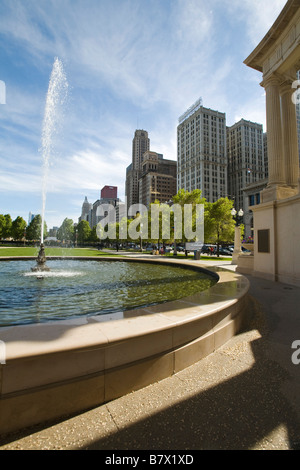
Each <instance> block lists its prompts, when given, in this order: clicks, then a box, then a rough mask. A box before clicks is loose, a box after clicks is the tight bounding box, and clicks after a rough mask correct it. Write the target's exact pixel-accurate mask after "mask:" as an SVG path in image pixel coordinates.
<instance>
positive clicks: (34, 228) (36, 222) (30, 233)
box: [26, 214, 47, 240]
mask: <svg viewBox="0 0 300 470" xmlns="http://www.w3.org/2000/svg"><path fill="white" fill-rule="evenodd" d="M41 227H42V217H41V215H40V214H38V215H36V216H35V217H34V218H33V219H32V221H31V222H30V224H29V225H28V227H27V229H26V238H27V239H28V240H40V238H41ZM46 236H47V225H46V222H44V237H46Z"/></svg>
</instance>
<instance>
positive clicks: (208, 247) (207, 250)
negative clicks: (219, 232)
mask: <svg viewBox="0 0 300 470" xmlns="http://www.w3.org/2000/svg"><path fill="white" fill-rule="evenodd" d="M215 251H216V247H215V246H214V245H203V247H202V249H201V253H206V254H213V253H215Z"/></svg>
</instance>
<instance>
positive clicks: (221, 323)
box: [0, 257, 249, 433]
mask: <svg viewBox="0 0 300 470" xmlns="http://www.w3.org/2000/svg"><path fill="white" fill-rule="evenodd" d="M49 259H50V257H49ZM102 259H105V258H104V257H101V259H100V258H99V261H100V262H101V260H102ZM106 259H107V258H106ZM116 259H117V258H113V259H112V258H109V260H111V261H113V260H116ZM122 260H124V258H122ZM126 261H129V262H141V259H140V258H139V259H136V260H134V259H126ZM143 261H144V260H143ZM147 261H148V262H152V263H153V262H154V261H153V260H147ZM155 262H156V263H158V262H159V263H161V262H163V263H166V262H167V263H172V264H173V263H177V264H180V266H182V265H186V266H187V267H190V268H191V263H190V262H189V261H180V263H179V262H178V261H173V260H166V259H162V260H155ZM192 268H193V269H201V270H204V271H208V272H210V274H213V275H215V276H218V277H219V280H218V282H217V283H216V284H215V285H214V286H213V287H212V288H210V289H208V290H206V291H203V292H200V293H197V294H195V295H192V296H190V297H185V298H183V299H180V300H176V301H172V302H167V303H164V304H158V305H155V306H150V307H145V308H141V309H134V310H129V311H124V312H119V313H116V314H112V315H110V316H109V321H107V316H106V321H103V316H94V317H80V318H76V319H71V320H65V321H64V320H61V321H56V322H49V323H42V324H33V325H24V326H12V327H5V328H0V340H1V341H3V342H4V343H5V346H6V363H5V364H0V372H1V375H0V377H1V388H0V432H1V433H8V432H11V431H16V430H19V429H22V428H25V427H27V426H31V425H34V424H39V423H43V422H46V421H49V420H53V419H57V418H61V417H63V416H65V415H70V414H72V413H77V412H81V411H84V410H86V409H88V408H91V407H95V406H98V405H100V404H102V403H105V402H107V401H110V400H113V399H115V398H117V397H120V396H122V395H124V394H127V393H129V392H131V391H134V390H138V389H140V388H142V387H145V386H146V385H149V384H150V383H154V382H156V381H159V380H161V379H163V378H166V377H168V376H171V375H172V374H174V373H176V372H178V371H180V370H182V369H184V368H185V367H188V366H189V365H191V364H193V363H195V362H197V361H199V360H200V359H201V358H203V357H205V356H207V355H208V354H210V353H211V352H213V351H215V350H216V349H218V348H219V347H220V346H221V345H223V344H224V343H225V342H226V341H228V340H229V339H230V338H231V337H232V336H233V335H235V334H236V333H237V332H238V331H239V330H240V328H241V327H242V325H243V322H244V320H245V318H246V314H247V308H246V304H247V293H248V289H249V282H248V280H247V279H246V278H245V277H244V276H242V275H240V274H237V273H234V272H232V271H226V270H224V269H222V268H209V269H207V268H205V267H204V266H201V265H200V264H197V265H196V263H195V264H193V265H192Z"/></svg>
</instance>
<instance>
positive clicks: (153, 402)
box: [0, 259, 300, 455]
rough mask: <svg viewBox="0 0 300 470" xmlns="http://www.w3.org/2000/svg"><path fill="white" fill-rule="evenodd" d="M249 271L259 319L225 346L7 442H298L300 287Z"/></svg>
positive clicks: (174, 447) (109, 447)
mask: <svg viewBox="0 0 300 470" xmlns="http://www.w3.org/2000/svg"><path fill="white" fill-rule="evenodd" d="M195 262H196V261H195ZM197 263H198V262H197ZM199 263H201V264H205V265H207V266H209V265H218V266H223V267H224V268H226V269H231V270H235V268H236V266H234V265H231V264H230V262H228V261H221V260H213V259H212V260H209V261H202V260H201V262H199ZM246 277H247V278H248V279H249V280H250V305H249V308H250V310H251V313H252V317H251V321H250V323H249V325H248V326H247V328H246V329H245V330H244V331H242V332H240V333H239V334H237V335H236V336H235V337H233V338H232V339H231V340H230V341H228V342H227V343H226V344H225V345H224V346H223V347H222V348H220V349H218V350H217V351H216V352H214V353H212V354H210V355H209V356H207V357H206V358H204V359H202V360H201V361H199V362H198V363H196V364H194V365H192V366H191V367H188V368H187V369H184V370H182V371H180V372H179V373H177V374H175V375H173V376H172V377H169V378H166V379H164V380H162V381H160V382H157V383H154V384H152V385H149V386H148V387H145V388H143V389H142V390H139V391H137V392H133V393H130V394H128V395H126V396H123V397H121V398H119V399H116V400H113V401H111V402H109V403H105V404H103V405H101V406H99V407H97V408H94V409H92V410H88V411H86V412H83V413H81V414H78V415H76V416H72V417H66V418H65V419H63V420H60V421H59V422H53V423H49V424H48V425H44V426H40V427H38V426H36V427H32V428H30V429H27V430H24V431H22V432H19V433H14V434H11V435H8V436H2V438H0V450H102V451H107V452H108V451H109V452H110V451H122V450H127V451H137V450H148V451H151V450H153V451H154V450H155V451H156V452H158V451H162V450H163V451H185V454H186V453H187V451H194V450H300V311H299V306H300V288H299V287H295V286H291V285H285V284H281V283H275V282H271V281H267V280H263V279H258V278H254V277H251V276H246ZM297 340H298V343H294V342H295V341H297ZM293 343H294V344H293ZM293 346H294V347H293ZM110 455H111V454H110Z"/></svg>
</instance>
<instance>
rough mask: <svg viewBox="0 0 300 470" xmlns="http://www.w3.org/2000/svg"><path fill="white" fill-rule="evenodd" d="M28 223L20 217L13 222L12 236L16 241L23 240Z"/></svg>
mask: <svg viewBox="0 0 300 470" xmlns="http://www.w3.org/2000/svg"><path fill="white" fill-rule="evenodd" d="M26 225H27V224H26V222H25V220H24V219H23V218H22V217H20V216H18V217H17V218H16V219H15V220H14V221H13V222H12V226H11V235H12V237H13V238H14V240H21V239H22V238H23V237H24V235H25V231H26Z"/></svg>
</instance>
